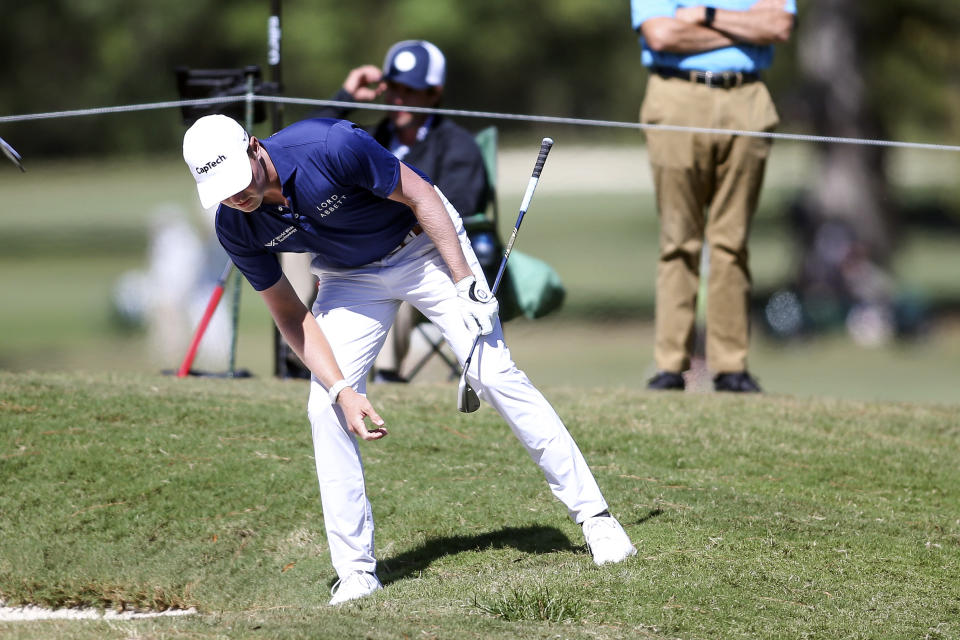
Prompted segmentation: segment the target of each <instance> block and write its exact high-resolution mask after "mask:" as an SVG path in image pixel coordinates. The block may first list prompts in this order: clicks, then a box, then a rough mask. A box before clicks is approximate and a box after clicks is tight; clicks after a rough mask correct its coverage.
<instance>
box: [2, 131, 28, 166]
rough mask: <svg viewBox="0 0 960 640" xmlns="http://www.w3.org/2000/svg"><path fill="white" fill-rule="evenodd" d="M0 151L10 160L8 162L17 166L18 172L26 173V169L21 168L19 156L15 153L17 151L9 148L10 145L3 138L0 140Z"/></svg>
mask: <svg viewBox="0 0 960 640" xmlns="http://www.w3.org/2000/svg"><path fill="white" fill-rule="evenodd" d="M0 149H2V150H3V155H5V156H7V157H8V158H10V162H12V163H13V164H15V165H17V168H18V169H20V171H23V172H26V169H24V168H23V164H22V163H21V162H20V161H21V160H22V158H21V157H20V154H19V153H17V150H16V149H14V148H13V147H11V146H10V143H9V142H7V141H6V140H4V139H3V138H0Z"/></svg>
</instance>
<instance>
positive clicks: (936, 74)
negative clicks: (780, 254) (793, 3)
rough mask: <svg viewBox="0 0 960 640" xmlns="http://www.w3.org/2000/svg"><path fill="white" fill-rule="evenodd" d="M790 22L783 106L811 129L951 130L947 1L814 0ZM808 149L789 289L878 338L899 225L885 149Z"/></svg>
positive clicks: (959, 17) (889, 322) (892, 133)
mask: <svg viewBox="0 0 960 640" xmlns="http://www.w3.org/2000/svg"><path fill="white" fill-rule="evenodd" d="M800 25H801V26H800V29H799V30H798V38H797V52H796V55H797V66H798V70H799V76H800V82H799V83H798V91H797V92H796V93H795V94H794V96H793V99H792V100H791V101H790V103H791V105H790V107H789V108H792V110H793V112H794V113H793V115H794V116H799V117H800V118H801V119H802V120H804V121H806V122H807V123H809V125H810V126H811V127H812V129H813V131H814V132H815V133H817V134H821V135H825V136H841V137H850V138H867V139H889V138H890V137H909V136H910V134H911V133H914V134H920V135H922V136H926V137H930V136H936V138H935V140H936V141H937V142H942V141H948V140H949V136H948V135H945V134H955V133H956V131H957V123H958V120H957V118H956V114H955V113H951V111H955V110H952V109H951V104H954V103H955V101H956V99H957V89H958V80H960V78H958V77H957V74H956V68H957V67H956V57H955V52H956V50H957V45H958V44H960V41H958V35H957V34H958V32H960V8H958V6H957V5H956V3H940V2H932V1H928V0H921V1H916V2H891V3H859V2H858V3H852V2H848V1H847V0H818V1H817V2H815V3H811V4H809V5H808V6H807V7H806V10H805V11H803V12H802V13H801V15H800ZM816 149H817V155H818V162H817V164H816V171H817V173H816V176H815V178H814V179H813V180H811V181H810V183H809V185H808V187H807V189H806V191H805V193H803V194H801V197H800V199H799V201H798V203H797V206H796V207H795V208H794V211H793V213H794V221H795V222H796V223H797V224H798V226H799V232H800V233H799V234H798V237H799V239H800V242H801V252H802V255H801V259H800V262H799V265H800V268H799V273H798V277H797V279H798V286H799V289H800V290H801V292H802V295H803V296H804V298H805V302H806V303H807V305H808V307H812V308H815V307H817V306H821V307H822V306H824V305H825V304H829V305H832V306H834V307H837V306H839V307H840V308H844V309H849V310H850V311H849V315H847V323H848V326H849V325H850V324H851V323H853V324H854V325H861V324H864V322H860V321H855V320H856V319H857V318H867V321H865V322H867V323H868V324H869V326H870V327H871V330H872V331H873V333H874V334H876V333H877V327H880V328H881V333H882V334H883V335H889V334H890V333H891V332H892V331H894V330H895V329H894V328H893V326H894V324H895V323H896V318H895V316H896V311H895V307H896V304H897V300H896V298H897V292H896V290H895V286H894V284H893V283H894V280H893V278H892V276H891V264H892V258H893V255H894V251H895V249H896V244H897V240H898V239H899V238H900V237H902V236H901V234H900V233H898V227H899V226H900V225H901V224H902V222H904V221H903V220H901V212H902V207H903V205H902V203H900V202H898V201H897V198H895V197H893V187H892V184H891V181H890V180H889V176H888V175H887V169H886V161H887V158H888V155H889V154H888V148H886V147H881V146H869V145H853V144H822V145H818V146H817V147H816ZM827 301H829V302H827ZM865 309H867V310H869V314H870V315H866V314H865V313H864V312H863V310H865ZM851 331H855V330H854V329H851ZM878 335H879V334H878Z"/></svg>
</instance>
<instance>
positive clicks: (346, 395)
mask: <svg viewBox="0 0 960 640" xmlns="http://www.w3.org/2000/svg"><path fill="white" fill-rule="evenodd" d="M337 404H339V405H340V408H341V409H343V415H344V416H345V417H346V419H347V427H348V428H349V429H350V431H352V432H354V433H355V434H357V435H358V436H359V437H361V438H363V439H364V440H379V439H380V438H382V437H384V436H385V435H387V429H386V427H384V426H383V424H384V422H383V418H381V417H380V415H379V414H378V413H377V412H376V411H375V410H374V408H373V405H371V404H370V401H369V400H367V397H366V396H364V395H362V394H359V393H357V392H356V391H354V390H353V389H351V388H350V387H346V388H345V389H344V390H343V391H341V392H340V395H339V396H338V397H337ZM364 418H370V422H372V423H373V424H375V425H377V428H376V429H367V424H366V422H365V421H364Z"/></svg>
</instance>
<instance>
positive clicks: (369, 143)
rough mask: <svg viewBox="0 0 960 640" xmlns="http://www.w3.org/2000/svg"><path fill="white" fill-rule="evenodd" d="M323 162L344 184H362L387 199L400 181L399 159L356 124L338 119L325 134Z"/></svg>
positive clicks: (361, 185) (360, 185)
mask: <svg viewBox="0 0 960 640" xmlns="http://www.w3.org/2000/svg"><path fill="white" fill-rule="evenodd" d="M326 156H327V158H326V162H327V163H328V165H329V167H330V169H331V172H332V174H333V177H335V179H336V180H337V181H338V182H340V183H341V184H344V185H355V186H359V187H363V188H364V189H366V190H367V191H370V192H371V193H373V194H374V195H376V196H379V197H381V198H387V197H389V196H390V194H391V193H393V191H394V189H396V188H397V183H398V182H399V181H400V161H399V160H397V158H396V156H394V155H393V154H392V153H390V152H389V151H387V150H386V149H385V148H384V147H383V146H381V145H380V143H378V142H377V141H376V140H374V139H373V137H372V136H371V135H370V134H369V133H367V132H366V131H364V130H363V129H361V128H360V127H358V126H357V125H355V124H353V123H351V122H347V121H341V122H338V123H337V124H335V125H334V126H333V127H332V128H331V129H330V133H329V136H328V137H327V148H326Z"/></svg>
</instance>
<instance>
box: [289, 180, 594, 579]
mask: <svg viewBox="0 0 960 640" xmlns="http://www.w3.org/2000/svg"><path fill="white" fill-rule="evenodd" d="M441 198H442V199H443V202H444V204H445V205H446V207H447V210H448V212H449V213H450V216H451V218H452V219H453V222H454V226H455V227H456V229H457V233H458V235H459V238H460V243H461V245H462V247H463V252H464V255H465V256H466V257H467V260H468V262H469V263H470V266H471V268H472V270H473V272H474V274H475V275H476V277H477V278H478V279H480V278H483V277H484V275H483V271H482V270H481V268H480V264H479V262H478V261H477V258H476V256H475V255H474V253H473V249H471V247H470V242H469V240H468V239H467V235H466V232H465V231H464V229H463V223H462V222H461V220H460V216H459V215H458V214H457V212H456V210H455V209H454V208H453V207H452V206H451V205H450V204H449V202H447V200H446V198H443V197H442V194H441ZM313 271H314V273H315V274H316V275H317V276H318V278H319V285H318V286H319V293H318V295H317V299H316V302H315V303H314V307H313V313H314V315H315V316H316V318H317V322H318V323H319V325H320V327H321V328H322V329H323V332H324V334H325V335H326V337H327V340H328V341H329V342H330V345H331V347H332V348H333V353H334V355H335V356H336V359H337V364H338V365H339V366H340V370H341V371H342V372H343V375H344V376H345V378H346V379H347V381H348V382H350V384H351V385H352V386H353V387H354V388H355V389H357V391H359V392H360V393H365V392H366V379H367V374H368V372H369V370H370V367H371V366H373V362H374V360H375V359H376V356H377V354H378V352H379V351H380V349H381V347H382V346H383V343H384V340H385V338H386V335H387V331H388V329H389V328H390V325H391V324H392V323H393V318H394V315H395V314H396V311H397V308H398V307H399V303H400V301H401V300H404V301H407V302H409V303H411V304H412V305H413V306H415V307H416V308H417V309H419V310H420V311H421V312H422V313H423V314H424V315H425V316H426V317H427V318H428V319H429V320H430V321H431V322H433V323H434V324H435V325H436V326H437V327H438V328H439V329H440V331H441V332H442V334H443V337H444V338H445V340H446V341H447V343H448V344H449V345H450V346H451V348H452V349H453V352H454V353H455V354H456V357H457V359H458V360H459V361H460V363H461V365H462V364H463V362H464V361H465V360H466V358H467V355H468V352H469V350H470V347H471V346H472V345H473V340H474V338H475V336H476V333H475V331H472V330H470V329H468V328H467V327H466V326H465V325H464V321H463V317H462V315H461V314H460V311H459V306H458V304H457V291H456V288H455V286H454V283H453V281H452V280H451V278H450V273H449V271H448V269H447V267H446V264H445V263H444V262H443V259H442V258H441V257H440V253H439V252H438V251H437V250H436V248H435V247H434V245H433V242H432V241H431V240H430V238H429V237H428V236H427V234H425V233H421V234H420V235H419V236H417V237H416V238H414V239H413V240H412V241H411V242H410V243H409V244H407V245H405V246H404V247H403V248H401V249H400V250H399V251H396V252H394V253H392V254H390V255H388V256H387V257H385V258H384V259H382V260H380V261H378V262H375V263H372V264H370V265H367V266H365V267H361V268H356V269H326V268H322V269H321V268H316V267H315V268H314V269H313ZM467 379H468V381H469V382H470V384H471V386H472V387H473V388H474V390H476V392H477V395H478V396H479V397H480V398H481V399H483V400H486V401H487V402H489V403H490V405H492V406H493V407H494V409H496V410H497V412H498V413H499V414H500V415H501V416H502V417H503V418H504V419H505V420H506V422H507V424H509V425H510V428H511V429H512V430H513V433H514V435H515V436H516V437H517V438H518V439H519V440H520V442H521V443H522V444H523V446H524V448H526V450H527V452H528V453H529V454H530V457H531V458H533V460H534V462H536V463H537V465H539V467H540V469H541V470H542V471H543V473H544V475H545V476H546V479H547V483H548V484H549V486H550V490H551V491H552V492H553V494H554V495H555V496H556V497H557V498H558V499H559V500H560V501H561V502H562V503H563V504H564V505H565V506H566V507H567V510H568V511H569V513H570V516H571V517H572V518H573V519H574V521H575V522H577V523H581V522H583V520H585V519H586V518H589V517H591V516H594V515H596V514H597V513H600V512H601V511H603V510H605V509H606V508H607V503H606V501H605V500H604V498H603V495H602V494H601V493H600V489H599V487H598V486H597V483H596V480H595V479H594V477H593V474H592V472H591V471H590V468H589V467H588V466H587V463H586V460H584V458H583V455H582V454H581V452H580V449H579V448H578V447H577V444H576V443H575V442H574V440H573V438H572V437H571V436H570V434H569V432H568V431H567V429H566V427H565V426H564V425H563V422H561V420H560V417H559V416H558V415H557V413H556V411H554V409H553V407H552V406H550V404H549V403H548V402H547V400H546V398H544V397H543V395H542V394H541V393H540V392H539V391H538V390H537V389H536V388H535V387H534V386H533V385H532V384H531V383H530V380H529V379H528V378H527V376H526V375H525V374H524V373H523V372H522V371H520V370H519V369H517V367H516V365H515V364H514V363H513V360H512V359H511V357H510V351H509V350H508V349H507V346H506V345H505V344H504V340H503V329H502V327H501V326H500V321H499V319H498V320H497V321H496V322H495V324H494V331H493V333H491V334H490V335H487V336H484V337H483V338H482V339H481V340H480V343H479V344H478V345H477V351H476V353H475V354H474V357H473V360H472V361H471V363H470V369H469V370H468V371H467ZM455 404H456V398H455V397H454V396H453V393H451V397H450V407H451V410H452V411H453V410H455V409H454V407H455ZM307 413H308V415H309V418H310V424H311V427H312V432H313V446H314V455H315V457H316V465H317V477H318V479H319V482H320V496H321V500H322V504H323V516H324V522H325V524H326V530H327V540H328V543H329V545H330V555H331V558H332V560H333V566H334V568H335V569H336V571H337V574H338V575H339V576H340V577H341V578H342V577H344V576H346V575H348V574H350V573H351V572H352V571H357V570H360V571H370V572H373V571H374V570H375V569H376V560H375V559H374V543H373V529H374V527H373V515H372V512H371V508H370V501H369V500H368V498H367V494H366V488H365V485H364V477H363V463H362V460H361V456H360V450H359V448H358V446H357V440H356V437H355V436H354V435H353V434H352V433H351V432H350V431H349V430H348V429H347V426H346V422H345V421H344V419H343V412H342V411H341V410H340V407H339V406H331V404H330V399H329V397H328V395H327V391H326V388H325V387H323V386H322V385H321V384H320V383H319V382H318V381H317V379H316V378H314V379H313V381H312V382H311V384H310V399H309V402H308V406H307ZM388 442H389V440H387V441H384V442H383V443H377V444H375V445H373V446H389V444H388Z"/></svg>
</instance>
